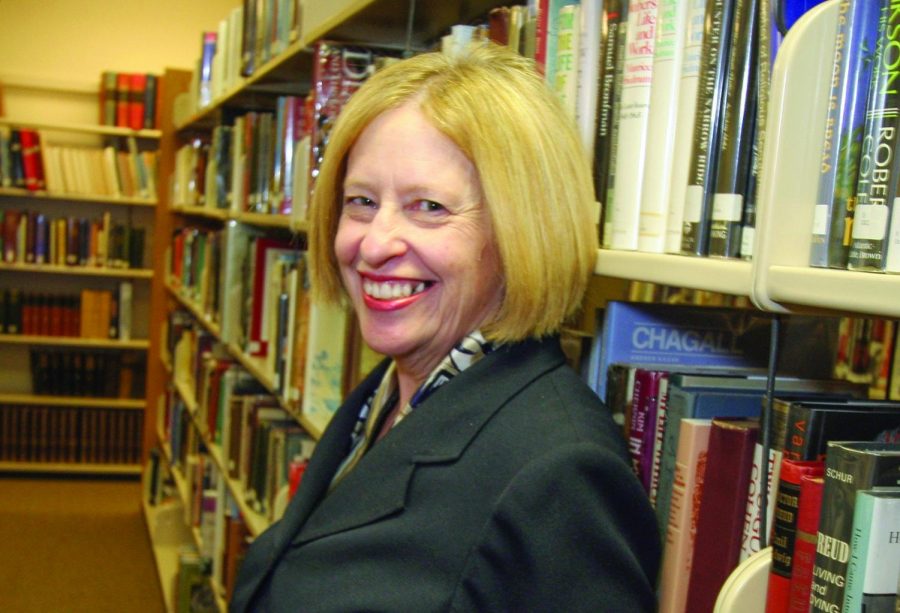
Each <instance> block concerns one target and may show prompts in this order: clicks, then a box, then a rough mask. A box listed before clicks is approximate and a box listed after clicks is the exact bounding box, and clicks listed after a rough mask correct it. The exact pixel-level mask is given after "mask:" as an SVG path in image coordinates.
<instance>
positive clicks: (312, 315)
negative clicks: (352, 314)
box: [300, 302, 347, 432]
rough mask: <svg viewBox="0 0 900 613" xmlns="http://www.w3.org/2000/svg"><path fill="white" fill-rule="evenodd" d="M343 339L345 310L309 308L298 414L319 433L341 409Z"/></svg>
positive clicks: (324, 305) (324, 307) (344, 335)
mask: <svg viewBox="0 0 900 613" xmlns="http://www.w3.org/2000/svg"><path fill="white" fill-rule="evenodd" d="M346 336H347V311H346V310H345V309H343V308H341V307H339V306H335V305H331V304H321V303H315V302H314V303H312V304H311V305H310V310H309V338H308V340H307V345H306V371H305V372H304V374H303V405H302V408H301V410H300V411H301V413H302V415H303V417H305V418H306V419H307V420H309V422H310V423H311V424H312V425H313V426H314V427H315V428H318V429H319V431H320V432H322V431H324V430H325V427H326V426H327V425H328V422H329V421H331V417H332V415H334V412H335V411H337V409H338V407H339V406H340V405H341V401H342V395H343V394H342V390H341V384H342V380H343V376H344V348H345V344H346V343H345V339H346Z"/></svg>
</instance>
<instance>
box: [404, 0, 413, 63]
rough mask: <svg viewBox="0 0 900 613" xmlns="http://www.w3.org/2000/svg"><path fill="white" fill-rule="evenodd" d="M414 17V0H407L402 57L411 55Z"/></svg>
mask: <svg viewBox="0 0 900 613" xmlns="http://www.w3.org/2000/svg"><path fill="white" fill-rule="evenodd" d="M415 18H416V0H409V10H408V11H407V13H406V41H405V42H404V45H403V57H404V58H408V57H412V54H413V51H412V37H413V24H414V23H415Z"/></svg>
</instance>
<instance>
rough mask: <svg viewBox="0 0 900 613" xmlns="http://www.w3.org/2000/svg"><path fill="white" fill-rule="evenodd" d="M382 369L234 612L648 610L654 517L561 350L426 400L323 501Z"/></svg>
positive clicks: (515, 354)
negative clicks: (364, 403) (354, 426)
mask: <svg viewBox="0 0 900 613" xmlns="http://www.w3.org/2000/svg"><path fill="white" fill-rule="evenodd" d="M386 366H387V362H385V363H382V364H381V365H380V366H379V367H378V368H376V369H375V371H374V372H373V373H372V374H371V375H370V376H369V377H367V379H366V380H365V381H364V382H363V383H362V384H361V385H360V386H359V387H358V388H357V389H356V390H355V391H354V392H353V393H352V394H351V395H350V396H349V398H348V399H347V401H346V402H345V404H344V405H343V406H342V407H341V408H340V409H339V410H338V412H337V413H336V414H335V416H334V418H333V419H332V422H331V424H330V425H329V427H328V428H327V430H326V432H325V434H324V435H323V437H322V439H321V440H320V441H319V443H318V445H317V446H316V450H315V452H314V454H313V457H312V459H311V461H310V464H309V467H308V468H307V470H306V472H305V474H304V477H303V481H302V484H301V486H300V488H299V490H298V492H297V494H296V496H295V497H294V499H293V500H292V501H291V503H290V505H289V506H288V508H287V510H286V512H285V515H284V517H283V519H282V520H281V521H279V522H277V523H275V524H273V525H272V526H271V527H270V528H269V529H268V530H266V531H265V532H264V533H263V534H262V535H260V536H259V537H258V538H257V539H256V541H255V542H254V543H253V545H252V546H251V547H250V550H249V551H248V553H247V557H246V558H245V560H244V562H243V564H242V566H241V569H240V573H239V576H238V579H237V583H236V586H235V590H234V594H233V597H232V601H231V611H246V610H252V611H292V612H296V611H304V612H306V611H310V612H320V611H321V612H326V611H341V612H350V611H403V612H405V611H416V612H424V611H565V612H567V613H568V612H573V611H591V612H598V611H615V612H625V611H627V612H637V611H653V610H655V608H656V603H655V596H654V585H655V582H656V574H657V570H658V563H659V555H660V553H659V542H660V541H659V536H658V531H657V527H656V519H655V516H654V513H653V511H652V509H651V507H650V505H649V503H648V501H647V497H646V495H645V494H644V492H643V490H642V488H641V486H640V485H639V483H638V481H637V479H636V478H635V477H634V475H633V473H632V472H631V469H630V468H629V463H628V459H627V452H626V448H625V444H624V440H623V437H622V434H621V430H620V429H619V427H618V426H616V425H615V424H614V423H613V421H612V419H611V417H610V415H609V411H608V410H607V409H606V407H605V406H603V404H602V403H601V402H600V400H599V399H598V398H597V396H596V395H595V394H594V393H593V392H591V391H590V389H589V388H588V387H587V386H586V385H584V383H583V382H582V381H581V380H580V379H579V378H578V376H577V375H576V374H575V373H574V372H573V371H572V370H571V369H570V368H568V367H567V366H566V364H565V360H564V356H563V353H562V351H561V349H560V347H559V341H558V339H555V338H554V339H549V340H545V341H529V342H525V343H521V344H515V345H506V346H503V347H501V348H499V349H498V350H496V351H495V352H493V353H491V354H489V355H488V356H486V357H485V358H483V359H482V360H481V361H480V362H478V363H477V364H475V365H473V366H472V367H471V368H469V369H467V370H466V371H464V372H463V373H461V374H460V375H458V376H457V377H456V378H455V379H454V380H453V381H452V382H450V383H448V384H446V385H444V386H443V387H441V388H440V389H438V390H437V391H436V392H435V393H434V394H432V395H431V396H430V397H429V398H428V399H427V400H426V401H425V402H424V403H423V404H422V405H420V406H419V407H418V408H417V409H416V410H415V411H413V413H412V414H410V415H409V416H408V417H407V418H405V419H404V420H403V421H402V422H400V423H399V424H398V425H397V426H396V427H395V428H394V429H392V430H391V431H390V432H389V433H388V435H387V436H385V437H384V438H383V439H382V440H381V441H379V442H378V443H377V444H376V445H375V446H374V447H373V448H372V449H371V450H370V451H369V452H368V453H367V454H366V455H365V456H364V457H363V459H362V460H361V461H360V462H359V463H358V464H357V466H356V468H355V469H354V470H353V471H352V472H350V473H349V474H348V475H347V476H346V477H344V479H343V480H342V481H341V483H340V484H339V485H338V486H337V487H336V488H335V489H334V490H333V491H332V492H331V493H330V494H328V495H327V496H326V494H327V492H328V486H329V483H330V481H331V478H332V476H333V475H334V472H335V470H336V468H337V467H338V465H339V464H340V462H341V460H342V459H343V458H344V456H345V455H346V453H347V451H348V443H349V439H350V431H351V429H352V428H353V424H354V422H355V421H356V416H357V412H358V408H359V406H360V403H361V402H362V399H363V398H365V397H366V396H367V395H368V394H369V393H370V392H371V391H372V390H373V389H374V387H376V386H377V385H378V382H379V381H380V379H381V375H382V374H383V372H384V369H385V368H386Z"/></svg>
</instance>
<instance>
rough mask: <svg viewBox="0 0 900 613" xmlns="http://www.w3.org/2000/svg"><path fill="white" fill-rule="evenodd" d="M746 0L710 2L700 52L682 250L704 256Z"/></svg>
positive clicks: (717, 0)
mask: <svg viewBox="0 0 900 613" xmlns="http://www.w3.org/2000/svg"><path fill="white" fill-rule="evenodd" d="M742 1H744V0H708V2H707V5H706V16H705V21H704V24H705V25H704V31H703V47H702V49H701V52H700V80H699V81H698V83H697V102H696V112H695V115H694V135H693V140H692V145H691V165H690V169H689V171H688V181H687V188H686V190H685V197H684V213H683V221H682V232H681V253H683V254H686V255H706V253H707V247H708V240H709V218H710V209H711V207H712V198H713V193H714V186H715V179H716V172H717V170H716V169H717V161H718V160H717V154H718V151H719V147H720V140H721V137H722V133H721V124H722V111H723V107H724V101H723V97H724V90H725V85H726V75H727V74H728V57H729V56H728V50H729V49H730V47H731V33H732V21H733V16H734V14H735V5H736V4H737V3H738V2H742Z"/></svg>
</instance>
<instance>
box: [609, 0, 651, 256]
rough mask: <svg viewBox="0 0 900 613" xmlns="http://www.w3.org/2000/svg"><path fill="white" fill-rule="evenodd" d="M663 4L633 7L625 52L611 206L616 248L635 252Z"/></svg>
mask: <svg viewBox="0 0 900 613" xmlns="http://www.w3.org/2000/svg"><path fill="white" fill-rule="evenodd" d="M656 12H657V2H656V0H648V1H647V2H630V3H629V6H628V15H627V24H626V26H625V31H626V34H625V37H626V38H625V47H624V49H623V50H622V54H623V56H622V82H621V91H620V93H619V108H618V111H617V115H616V117H615V121H616V122H617V134H616V154H615V177H616V178H615V196H614V197H613V198H611V199H610V201H609V203H608V205H607V206H608V207H609V209H610V210H609V211H608V215H610V216H611V224H610V226H609V229H610V231H611V233H612V234H611V236H610V237H609V240H610V247H611V248H612V249H625V250H635V249H637V246H638V228H639V219H640V209H641V189H642V187H643V178H644V168H645V160H646V153H647V125H648V121H649V112H650V86H651V81H652V75H653V53H654V45H655V35H656V30H655V27H656V26H655V22H656Z"/></svg>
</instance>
